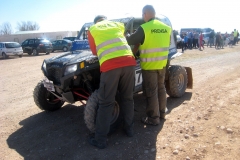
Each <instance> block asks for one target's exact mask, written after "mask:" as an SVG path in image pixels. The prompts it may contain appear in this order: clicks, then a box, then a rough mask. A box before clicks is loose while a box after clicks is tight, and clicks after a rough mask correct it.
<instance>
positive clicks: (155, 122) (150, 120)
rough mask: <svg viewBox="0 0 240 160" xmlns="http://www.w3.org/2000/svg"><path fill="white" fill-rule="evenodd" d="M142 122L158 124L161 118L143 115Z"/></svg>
mask: <svg viewBox="0 0 240 160" xmlns="http://www.w3.org/2000/svg"><path fill="white" fill-rule="evenodd" d="M141 121H142V123H144V124H149V125H153V126H156V125H158V124H159V123H160V120H159V118H151V117H143V118H142V120H141Z"/></svg>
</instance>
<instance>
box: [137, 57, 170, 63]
mask: <svg viewBox="0 0 240 160" xmlns="http://www.w3.org/2000/svg"><path fill="white" fill-rule="evenodd" d="M167 58H168V56H162V57H155V58H140V60H141V62H156V61H162V60H167Z"/></svg>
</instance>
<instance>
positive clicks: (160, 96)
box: [142, 67, 167, 118]
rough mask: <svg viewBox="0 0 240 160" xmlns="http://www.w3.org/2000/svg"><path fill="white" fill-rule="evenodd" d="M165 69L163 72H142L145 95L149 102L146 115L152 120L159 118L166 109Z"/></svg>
mask: <svg viewBox="0 0 240 160" xmlns="http://www.w3.org/2000/svg"><path fill="white" fill-rule="evenodd" d="M165 72H166V68H165V67H164V68H163V69H161V70H142V76H143V94H144V96H145V97H146V100H147V106H146V114H147V116H148V117H151V118H159V117H160V114H161V113H165V109H166V103H167V99H166V88H165V84H164V81H165Z"/></svg>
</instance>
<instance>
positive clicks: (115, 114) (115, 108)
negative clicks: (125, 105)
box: [110, 102, 120, 124]
mask: <svg viewBox="0 0 240 160" xmlns="http://www.w3.org/2000/svg"><path fill="white" fill-rule="evenodd" d="M119 112H120V108H119V105H118V103H117V102H115V106H114V110H113V112H112V119H111V123H110V124H113V123H114V122H116V120H117V119H118V116H119Z"/></svg>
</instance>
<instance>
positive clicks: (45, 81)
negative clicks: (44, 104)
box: [43, 78, 55, 92]
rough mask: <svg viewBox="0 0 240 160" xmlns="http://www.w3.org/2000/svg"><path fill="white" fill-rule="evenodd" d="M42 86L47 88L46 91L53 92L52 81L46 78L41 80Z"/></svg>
mask: <svg viewBox="0 0 240 160" xmlns="http://www.w3.org/2000/svg"><path fill="white" fill-rule="evenodd" d="M43 85H44V87H45V88H47V90H48V91H53V92H54V91H55V89H54V85H53V81H50V80H48V79H47V78H44V79H43Z"/></svg>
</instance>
